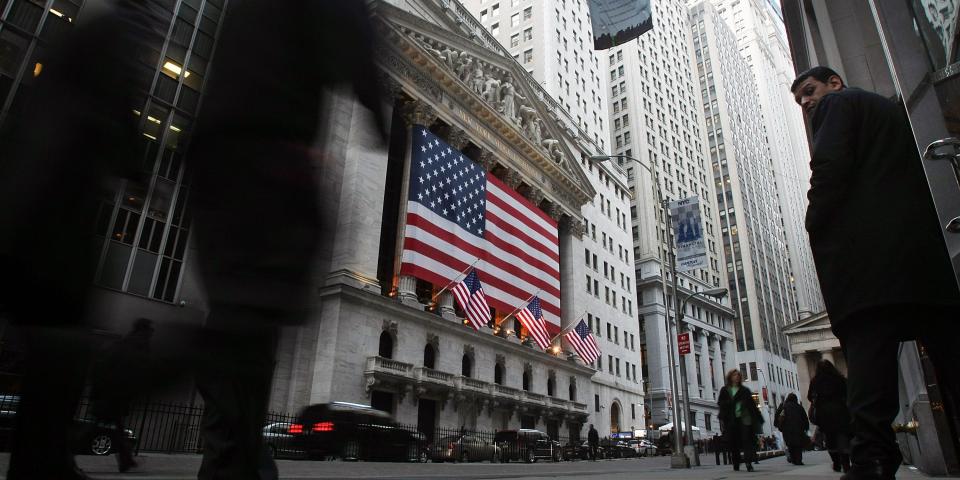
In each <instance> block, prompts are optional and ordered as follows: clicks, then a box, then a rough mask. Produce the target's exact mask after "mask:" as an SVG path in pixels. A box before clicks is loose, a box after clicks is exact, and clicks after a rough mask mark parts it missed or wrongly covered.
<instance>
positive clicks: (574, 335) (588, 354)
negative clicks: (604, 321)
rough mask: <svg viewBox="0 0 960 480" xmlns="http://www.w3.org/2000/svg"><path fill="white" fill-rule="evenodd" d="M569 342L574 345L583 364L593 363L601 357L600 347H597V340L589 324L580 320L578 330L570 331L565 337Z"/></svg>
mask: <svg viewBox="0 0 960 480" xmlns="http://www.w3.org/2000/svg"><path fill="white" fill-rule="evenodd" d="M565 337H566V339H567V341H568V342H570V344H571V345H573V349H574V350H576V352H577V355H580V358H581V359H583V363H593V362H595V361H596V360H597V358H598V357H600V347H599V346H598V345H597V339H595V338H593V334H591V333H590V329H589V328H588V327H587V323H586V322H584V321H583V320H580V323H578V324H577V328H574V329H573V330H570V331H569V332H567V334H566V335H565Z"/></svg>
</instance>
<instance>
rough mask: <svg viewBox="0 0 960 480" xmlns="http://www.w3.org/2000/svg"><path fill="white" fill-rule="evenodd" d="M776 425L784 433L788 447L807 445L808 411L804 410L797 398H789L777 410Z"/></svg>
mask: <svg viewBox="0 0 960 480" xmlns="http://www.w3.org/2000/svg"><path fill="white" fill-rule="evenodd" d="M776 418H777V420H776V422H775V423H776V427H777V429H779V430H780V431H781V432H782V433H783V441H784V443H786V444H787V446H788V447H791V448H796V447H805V446H806V444H807V441H808V440H809V437H808V436H807V430H808V429H810V422H809V420H808V419H807V412H805V411H803V407H801V406H800V404H799V403H797V402H796V400H787V401H786V402H783V405H781V406H780V408H779V409H778V410H777V416H776Z"/></svg>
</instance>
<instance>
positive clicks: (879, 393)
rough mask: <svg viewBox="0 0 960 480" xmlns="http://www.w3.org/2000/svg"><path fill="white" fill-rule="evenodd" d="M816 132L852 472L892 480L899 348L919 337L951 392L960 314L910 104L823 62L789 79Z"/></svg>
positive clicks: (823, 243) (817, 227) (815, 162)
mask: <svg viewBox="0 0 960 480" xmlns="http://www.w3.org/2000/svg"><path fill="white" fill-rule="evenodd" d="M790 90H791V92H793V95H794V99H795V100H796V102H797V104H799V105H800V107H801V108H803V111H804V114H806V116H807V118H808V119H809V121H810V126H811V129H812V132H813V142H812V148H811V161H810V167H811V169H812V173H811V177H810V191H809V192H808V194H807V197H808V199H809V201H810V202H809V206H808V208H807V215H806V229H807V233H808V234H809V236H810V246H811V249H812V252H813V259H814V263H815V264H816V267H817V274H818V276H819V279H820V286H821V290H822V291H823V298H824V301H825V303H826V306H827V312H828V313H829V315H830V322H831V326H832V329H833V332H834V334H836V336H837V338H838V339H839V340H840V344H841V347H842V348H843V352H844V355H845V356H846V359H847V365H848V372H847V373H848V385H847V390H848V392H847V401H848V404H849V409H850V414H851V416H852V422H853V440H852V442H851V463H852V464H851V468H850V471H849V472H848V473H847V474H845V475H844V477H843V478H844V479H845V480H860V479H892V478H894V476H895V474H896V471H897V468H898V466H899V464H900V462H901V459H902V456H901V454H900V451H899V448H898V446H897V443H896V441H895V437H894V433H893V429H892V427H891V423H892V422H893V420H894V418H895V417H896V415H897V412H898V410H899V402H898V389H897V352H898V346H899V343H900V342H901V341H906V340H918V341H919V342H920V343H921V344H922V345H923V346H924V347H925V348H926V350H927V352H929V354H930V358H931V360H932V362H933V365H934V368H935V370H936V371H937V375H938V384H939V385H940V386H941V388H943V389H944V392H945V393H948V394H956V388H957V381H956V374H955V373H953V372H952V371H951V369H950V368H944V367H945V366H948V365H949V364H950V363H951V362H957V361H958V360H960V355H958V352H957V351H956V350H955V349H953V350H951V344H952V343H953V342H954V339H955V338H956V335H957V331H958V326H957V322H956V319H957V317H958V311H960V293H958V289H957V279H956V277H955V275H954V272H953V270H952V268H951V267H950V259H949V256H948V255H947V251H946V247H945V244H944V240H943V237H942V234H941V231H940V227H939V225H938V219H937V215H936V211H935V210H934V207H933V202H932V199H931V196H930V191H929V187H928V185H927V183H926V179H925V176H924V172H923V168H922V165H921V160H920V156H919V152H918V149H917V145H916V143H915V141H914V137H913V134H912V131H911V129H910V124H909V122H908V119H907V116H906V113H905V111H904V109H903V108H902V107H901V106H900V105H898V104H896V103H894V102H892V101H890V100H888V99H886V98H884V97H882V96H880V95H877V94H875V93H871V92H867V91H864V90H861V89H858V88H850V87H847V86H846V85H845V84H844V82H843V79H842V78H841V77H840V75H838V74H837V72H835V71H833V70H831V69H830V68H827V67H814V68H812V69H810V70H808V71H806V72H803V73H801V74H800V75H799V76H798V77H797V78H796V80H794V82H793V84H792V85H791V87H790ZM953 371H955V370H953Z"/></svg>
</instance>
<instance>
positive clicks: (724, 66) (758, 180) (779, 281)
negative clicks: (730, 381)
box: [690, 1, 798, 432]
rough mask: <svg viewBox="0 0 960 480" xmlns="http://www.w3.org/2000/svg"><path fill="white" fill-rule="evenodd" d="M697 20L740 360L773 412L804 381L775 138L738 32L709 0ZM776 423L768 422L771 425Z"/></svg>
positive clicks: (767, 411)
mask: <svg viewBox="0 0 960 480" xmlns="http://www.w3.org/2000/svg"><path fill="white" fill-rule="evenodd" d="M690 26H691V29H692V32H693V47H694V53H695V56H696V73H697V75H698V77H699V80H700V95H701V97H702V99H703V114H704V118H705V120H706V129H707V139H708V147H709V151H710V160H711V163H712V164H713V179H714V182H715V185H716V191H717V203H718V206H719V208H720V222H721V228H720V231H721V232H722V235H723V252H724V261H725V263H726V270H727V279H728V282H729V283H728V288H729V289H730V292H731V298H732V299H733V301H734V309H736V310H737V318H736V319H735V320H734V325H735V329H736V340H737V350H738V353H737V361H738V363H739V367H740V370H741V372H742V373H743V377H744V380H745V381H746V383H747V384H748V386H750V387H751V389H752V390H754V391H755V392H757V393H758V394H759V396H760V397H762V399H761V401H762V402H763V405H764V406H765V407H766V408H762V409H761V411H763V413H764V415H765V416H768V417H769V416H771V415H772V409H773V408H774V407H775V406H776V405H778V404H779V402H780V401H781V400H782V399H783V398H785V396H786V394H788V393H790V392H796V391H797V389H798V386H797V376H796V365H795V364H794V363H793V361H792V360H791V357H790V351H789V345H788V344H787V343H786V341H785V337H784V335H783V334H782V327H783V325H785V324H786V323H791V322H792V321H793V319H795V318H797V317H796V301H795V297H794V290H793V288H792V285H791V274H790V263H789V261H788V259H789V257H788V254H787V238H786V234H785V233H784V228H783V220H782V218H783V217H782V216H781V211H780V205H779V202H778V200H779V198H780V197H779V196H778V195H777V186H776V182H775V168H774V165H773V161H772V159H771V145H769V142H768V141H767V138H766V136H765V135H764V128H765V125H764V119H763V116H762V115H763V114H762V112H761V109H760V106H759V102H758V92H757V86H756V83H755V82H754V77H753V73H752V72H751V70H750V66H749V65H748V64H747V62H746V60H745V59H744V58H743V57H742V56H741V53H740V51H739V48H738V46H737V41H736V38H735V36H734V32H733V31H731V30H730V28H728V26H727V24H726V23H725V22H724V21H723V19H722V18H721V16H720V15H719V13H718V11H717V9H716V8H715V7H714V6H713V5H712V4H710V3H709V2H707V1H700V2H697V3H694V4H692V5H691V7H690ZM758 387H759V388H758ZM768 420H772V418H768ZM770 425H772V422H769V421H768V424H767V426H765V427H764V428H766V429H768V432H772V430H770V429H771V428H772V427H771V426H770Z"/></svg>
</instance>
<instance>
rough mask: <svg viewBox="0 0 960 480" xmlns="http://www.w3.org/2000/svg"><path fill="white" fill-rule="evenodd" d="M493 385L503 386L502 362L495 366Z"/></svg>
mask: <svg viewBox="0 0 960 480" xmlns="http://www.w3.org/2000/svg"><path fill="white" fill-rule="evenodd" d="M493 383H496V384H497V385H503V364H502V363H500V362H497V364H496V365H494V366H493Z"/></svg>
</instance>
